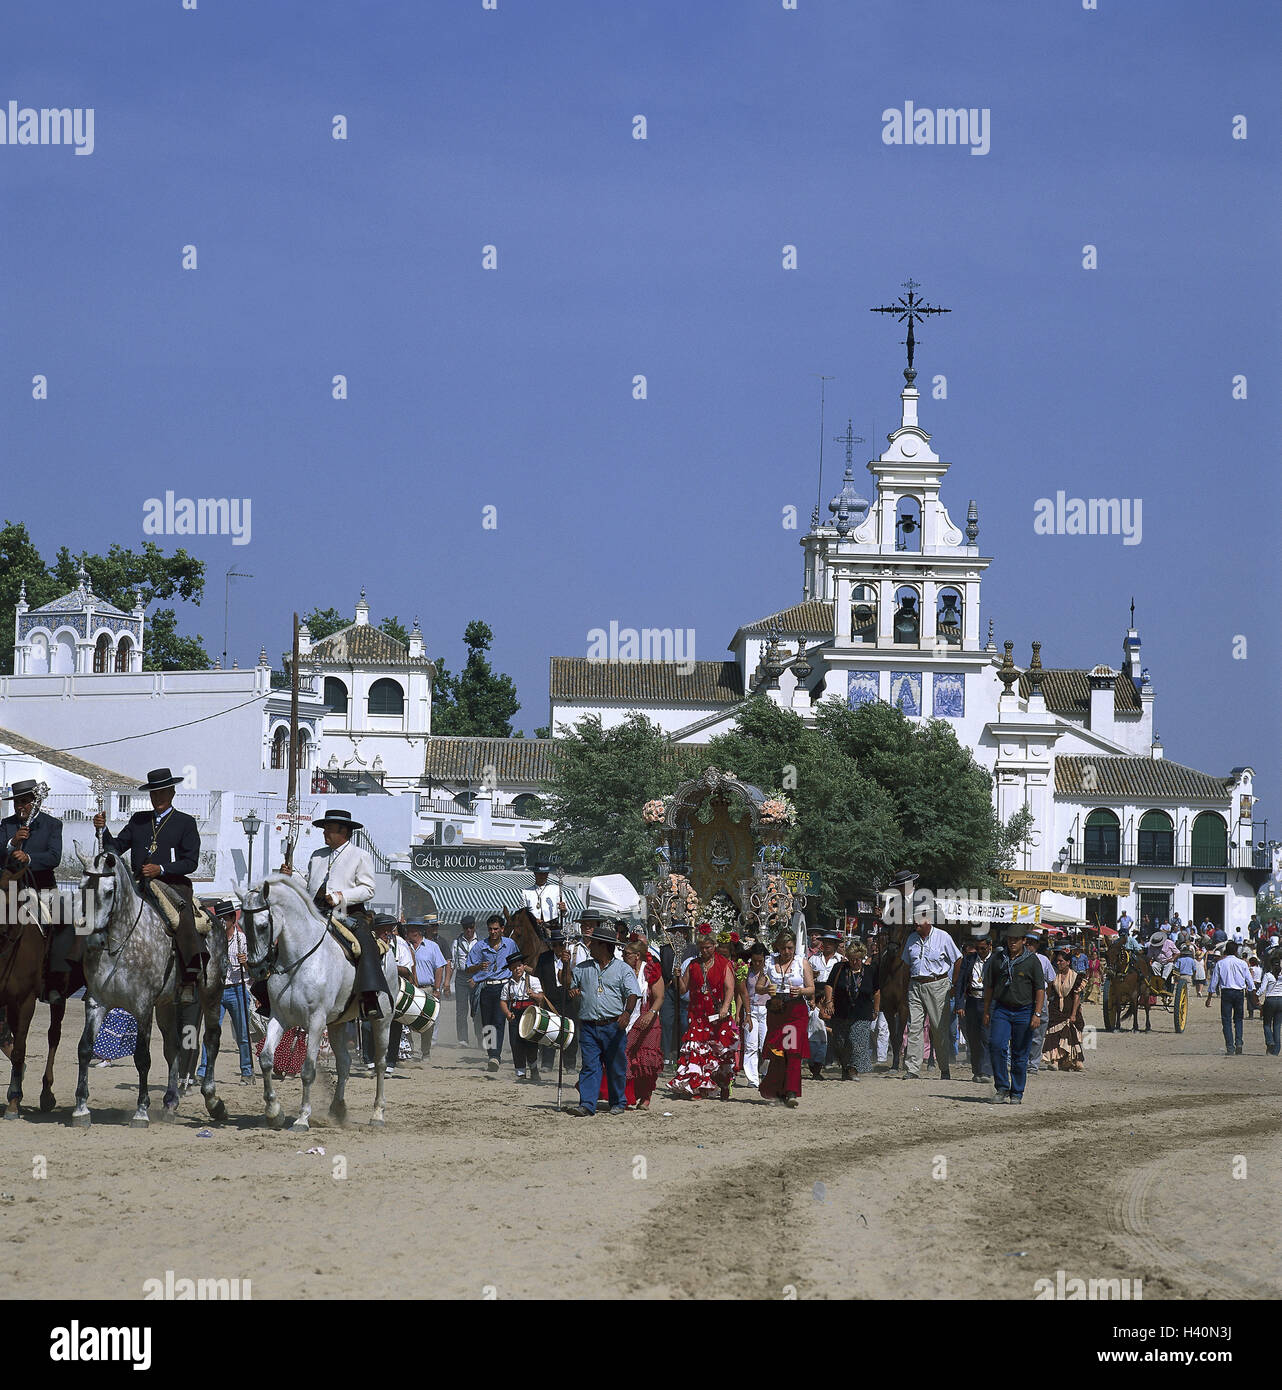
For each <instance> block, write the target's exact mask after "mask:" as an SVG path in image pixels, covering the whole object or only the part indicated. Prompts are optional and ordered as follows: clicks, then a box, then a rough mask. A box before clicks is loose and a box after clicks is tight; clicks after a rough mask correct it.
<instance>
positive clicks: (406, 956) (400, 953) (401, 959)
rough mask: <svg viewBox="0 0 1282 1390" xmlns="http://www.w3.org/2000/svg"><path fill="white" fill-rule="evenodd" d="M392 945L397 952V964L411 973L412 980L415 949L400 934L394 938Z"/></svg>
mask: <svg viewBox="0 0 1282 1390" xmlns="http://www.w3.org/2000/svg"><path fill="white" fill-rule="evenodd" d="M392 945H393V947H394V949H395V951H396V964H397V967H398V968H399V967H400V966H402V965H403V966H404V967H405V968H406V970H408V971H409V972H410V979H411V980H412V979H413V978H414V948H413V947H412V946H411V945H410V943H409V942H408V941H406V940H405V938H404V937H403V936H402V935H401V934H400V933H399V932H398V933H396V935H395V936H393V937H392Z"/></svg>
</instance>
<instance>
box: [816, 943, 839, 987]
mask: <svg viewBox="0 0 1282 1390" xmlns="http://www.w3.org/2000/svg"><path fill="white" fill-rule="evenodd" d="M840 962H841V952H840V951H834V952H833V953H832V957H831V959H829V960H824V958H823V956H822V955H818V956H811V957H810V968H811V970H813V971H814V973H815V983H816V984H822V985H826V984H827V983H828V976H829V975H831V974H832V972H833V970H834V969H835V968H836V967H837V965H839V964H840Z"/></svg>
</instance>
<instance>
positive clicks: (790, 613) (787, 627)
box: [735, 598, 832, 637]
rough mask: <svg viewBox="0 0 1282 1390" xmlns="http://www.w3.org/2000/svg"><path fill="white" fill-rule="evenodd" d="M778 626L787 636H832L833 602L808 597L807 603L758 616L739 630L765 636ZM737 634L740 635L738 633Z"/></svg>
mask: <svg viewBox="0 0 1282 1390" xmlns="http://www.w3.org/2000/svg"><path fill="white" fill-rule="evenodd" d="M776 626H777V627H778V628H779V630H780V632H781V633H783V635H784V636H785V637H789V636H794V637H795V636H802V637H831V636H832V604H831V603H828V602H827V601H825V600H824V599H817V598H812V599H807V600H806V601H805V603H794V604H793V606H792V607H791V608H784V609H781V610H780V611H779V612H778V613H771V614H770V615H769V616H768V617H765V618H758V619H757V621H756V622H755V623H747V624H746V625H745V626H743V627H741V628H740V629H739V632H743V633H747V634H749V635H750V636H764V635H765V634H766V633H768V632H769V631H770V629H771V628H772V627H776ZM735 635H736V636H738V633H736V634H735Z"/></svg>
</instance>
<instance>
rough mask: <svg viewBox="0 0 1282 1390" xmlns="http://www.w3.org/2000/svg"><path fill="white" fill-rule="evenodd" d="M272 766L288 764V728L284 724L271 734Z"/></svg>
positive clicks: (286, 765) (285, 765)
mask: <svg viewBox="0 0 1282 1390" xmlns="http://www.w3.org/2000/svg"><path fill="white" fill-rule="evenodd" d="M272 766H273V767H288V766H289V730H288V729H287V728H285V727H284V725H282V726H281V727H280V728H279V729H277V730H276V732H275V733H274V734H273V735H272Z"/></svg>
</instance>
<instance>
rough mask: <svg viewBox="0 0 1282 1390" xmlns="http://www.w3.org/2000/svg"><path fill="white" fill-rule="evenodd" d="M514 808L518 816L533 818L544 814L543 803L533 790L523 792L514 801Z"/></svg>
mask: <svg viewBox="0 0 1282 1390" xmlns="http://www.w3.org/2000/svg"><path fill="white" fill-rule="evenodd" d="M512 809H513V810H514V811H515V812H516V814H517V815H518V816H524V817H527V818H530V819H533V818H534V817H535V816H539V815H542V813H543V803H542V802H541V801H540V800H539V798H538V797H537V796H535V795H534V793H533V792H522V793H521V794H520V796H518V797H517V798H516V800H515V801H513V802H512Z"/></svg>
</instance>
